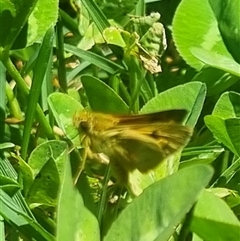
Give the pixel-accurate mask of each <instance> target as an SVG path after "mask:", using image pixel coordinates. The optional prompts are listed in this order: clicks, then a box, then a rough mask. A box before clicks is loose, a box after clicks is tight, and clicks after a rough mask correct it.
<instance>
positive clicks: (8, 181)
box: [0, 175, 21, 196]
mask: <svg viewBox="0 0 240 241" xmlns="http://www.w3.org/2000/svg"><path fill="white" fill-rule="evenodd" d="M0 188H1V189H2V190H3V191H4V192H6V193H7V194H8V195H10V196H13V195H14V194H15V193H16V192H17V191H19V190H20V188H21V187H20V186H19V184H18V183H17V182H16V181H14V180H13V179H12V178H9V177H6V176H2V175H0Z"/></svg>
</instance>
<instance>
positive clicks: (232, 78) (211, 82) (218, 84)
mask: <svg viewBox="0 0 240 241" xmlns="http://www.w3.org/2000/svg"><path fill="white" fill-rule="evenodd" d="M209 76H211V78H209ZM192 81H200V82H202V83H205V84H206V85H207V96H213V95H220V94H222V93H223V92H224V91H226V90H227V89H228V88H229V87H231V86H232V85H234V84H235V83H236V82H237V81H239V77H238V76H236V75H232V74H228V73H226V72H225V71H223V70H221V69H216V68H214V67H206V68H203V69H201V71H200V72H198V73H197V74H196V75H195V76H194V77H193V79H192Z"/></svg>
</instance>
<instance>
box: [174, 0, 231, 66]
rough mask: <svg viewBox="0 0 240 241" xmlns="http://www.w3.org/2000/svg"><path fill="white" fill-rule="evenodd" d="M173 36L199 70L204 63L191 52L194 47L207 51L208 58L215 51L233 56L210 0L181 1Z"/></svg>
mask: <svg viewBox="0 0 240 241" xmlns="http://www.w3.org/2000/svg"><path fill="white" fill-rule="evenodd" d="M173 37H174V42H175V43H176V46H177V49H178V51H179V52H180V54H181V56H183V58H184V59H185V60H186V61H187V63H188V64H189V65H191V66H192V67H194V68H196V69H197V70H199V69H201V68H202V67H203V66H204V64H203V63H202V62H201V61H200V60H199V59H198V58H196V57H195V56H194V55H193V53H192V52H191V49H192V48H193V47H196V48H200V49H202V50H203V51H205V52H206V54H207V56H205V57H206V58H207V57H208V58H210V56H211V55H212V54H214V53H218V54H219V55H222V56H225V57H226V58H228V59H229V58H230V59H231V58H232V57H231V55H230V54H229V53H228V51H227V49H226V47H225V45H224V43H223V41H222V38H221V35H220V33H219V30H218V26H217V21H216V19H215V16H214V14H213V12H212V9H211V7H210V5H209V2H208V0H183V1H181V2H180V4H179V6H178V8H177V11H176V13H175V16H174V19H173Z"/></svg>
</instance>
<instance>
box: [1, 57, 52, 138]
mask: <svg viewBox="0 0 240 241" xmlns="http://www.w3.org/2000/svg"><path fill="white" fill-rule="evenodd" d="M2 62H3V64H4V66H5V68H6V69H7V71H8V73H9V74H10V75H11V77H12V78H13V79H14V80H15V81H16V83H17V85H18V88H19V89H20V90H21V92H22V93H23V94H24V96H25V97H27V96H28V94H29V89H28V87H27V85H26V83H25V81H24V79H23V78H22V76H21V75H20V74H19V72H18V71H17V69H16V68H15V66H14V64H13V63H12V61H11V59H10V58H9V56H7V57H6V58H3V59H2ZM36 114H37V118H38V121H39V123H40V125H41V126H42V128H43V129H44V131H45V133H46V135H47V137H48V138H50V139H53V138H54V134H53V131H52V127H51V126H50V125H49V123H48V121H47V119H46V117H45V115H44V113H43V111H42V109H41V108H40V106H39V105H37V108H36Z"/></svg>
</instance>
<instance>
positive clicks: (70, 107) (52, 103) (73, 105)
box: [48, 93, 83, 140]
mask: <svg viewBox="0 0 240 241" xmlns="http://www.w3.org/2000/svg"><path fill="white" fill-rule="evenodd" d="M48 104H49V107H50V109H51V111H52V113H53V115H54V117H55V120H56V122H57V124H58V126H59V127H60V128H61V130H62V131H63V132H64V134H65V135H66V136H67V138H68V139H70V140H73V139H74V138H75V137H76V136H77V135H78V130H77V129H76V128H75V127H74V126H73V116H74V114H76V112H77V111H80V110H82V109H83V106H82V105H81V104H80V103H79V102H78V101H77V100H75V99H74V98H72V97H71V96H69V95H67V94H63V93H53V94H51V95H50V96H49V97H48Z"/></svg>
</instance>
